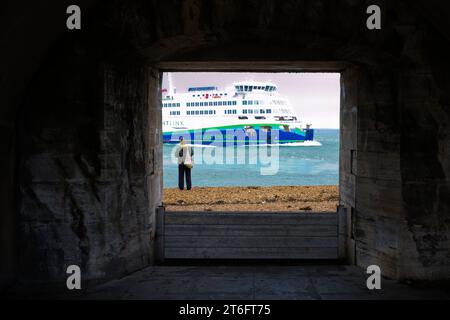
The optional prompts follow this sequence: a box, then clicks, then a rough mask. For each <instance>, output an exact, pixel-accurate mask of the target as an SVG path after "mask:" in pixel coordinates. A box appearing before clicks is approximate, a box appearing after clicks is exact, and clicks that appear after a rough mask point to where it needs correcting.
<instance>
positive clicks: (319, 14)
mask: <svg viewBox="0 0 450 320" xmlns="http://www.w3.org/2000/svg"><path fill="white" fill-rule="evenodd" d="M84 3H86V5H91V4H93V3H94V2H93V1H92V2H89V1H86V2H84ZM383 5H384V7H383V8H385V10H386V11H387V12H388V15H387V17H385V27H384V28H383V29H382V31H380V32H378V33H377V32H375V33H370V32H369V31H368V30H365V29H364V28H360V27H359V26H360V25H361V24H362V23H364V19H363V17H364V15H361V12H365V10H364V3H362V2H361V3H360V2H349V1H344V0H342V1H337V2H333V3H325V2H321V1H319V2H317V1H292V2H289V3H286V4H281V3H278V2H275V1H267V2H265V4H263V5H261V6H258V7H256V6H255V4H254V3H253V2H241V1H231V2H230V3H226V4H225V3H222V2H220V3H219V2H213V3H210V2H206V1H198V2H196V1H193V2H186V3H185V4H184V5H183V6H179V5H178V3H177V2H176V1H173V2H165V3H164V4H163V3H152V2H148V1H143V0H136V1H129V2H127V3H126V4H124V3H120V2H118V1H113V2H108V3H106V2H104V3H100V4H97V5H96V6H92V7H90V9H89V10H86V12H85V13H83V14H84V17H85V18H84V19H85V20H83V21H86V22H85V27H84V28H83V29H82V31H80V32H79V33H72V32H69V31H67V30H64V26H65V23H64V17H65V16H64V14H61V12H63V13H65V10H64V3H62V2H61V3H60V4H58V6H48V7H39V8H37V10H38V11H37V12H42V15H41V16H39V15H36V16H34V15H33V16H32V17H29V16H28V17H27V16H26V14H24V15H23V16H22V17H23V19H22V20H23V21H27V22H26V23H25V24H23V25H21V26H20V27H16V28H15V29H14V28H13V29H14V32H12V33H9V34H8V35H5V36H3V37H2V42H6V41H12V40H11V39H14V36H13V35H15V36H16V39H28V40H29V41H25V42H24V43H23V44H21V45H22V47H21V46H19V42H20V41H21V40H16V41H12V42H10V44H9V46H8V47H11V48H14V49H10V50H9V51H8V50H7V51H5V52H3V53H2V55H3V56H4V61H11V63H9V64H5V66H3V67H2V69H3V71H4V72H2V74H3V75H4V79H9V80H8V81H6V80H4V81H3V83H5V84H6V85H5V86H4V87H2V89H1V90H2V91H1V92H2V94H1V96H2V101H4V104H3V105H4V107H3V108H2V126H1V130H2V132H3V134H2V139H4V141H5V143H4V144H3V145H4V146H5V149H4V150H3V154H2V159H1V161H2V167H3V168H5V169H4V170H5V174H6V176H5V179H4V180H3V181H2V182H1V197H2V201H1V203H2V210H1V211H2V224H1V225H2V228H3V229H4V230H5V231H4V232H3V229H2V238H3V239H2V261H9V263H5V264H2V267H3V268H5V271H4V272H2V274H3V275H4V277H5V279H4V280H2V283H8V282H11V279H13V278H14V276H13V275H14V274H16V275H17V274H18V273H20V274H21V275H27V274H28V275H32V276H33V277H37V278H39V279H41V280H42V281H47V280H53V281H58V279H60V277H64V276H65V274H64V272H63V266H64V265H65V264H69V263H71V262H78V263H79V262H80V261H81V263H82V264H83V266H84V267H85V268H86V270H88V271H87V274H88V276H87V279H88V280H92V281H96V280H105V279H108V278H114V277H118V276H120V275H123V274H126V273H130V272H132V271H134V270H137V269H139V268H142V267H143V266H145V265H148V264H150V263H152V259H153V254H152V234H153V232H154V231H153V230H154V216H153V212H154V209H155V207H156V206H157V205H158V202H159V201H160V200H159V199H160V198H159V197H160V188H161V184H162V182H161V176H160V170H161V163H159V162H158V157H159V153H160V140H159V134H160V112H159V110H158V108H159V107H158V103H159V102H158V99H159V96H158V88H159V81H160V80H159V71H160V65H159V63H160V62H161V61H172V62H177V63H180V64H181V65H183V66H184V67H185V68H188V66H189V62H190V61H196V62H199V61H200V62H203V63H205V68H208V65H209V64H208V62H211V61H215V62H218V61H222V62H223V63H224V64H226V63H229V64H230V65H232V64H233V62H239V61H241V62H242V61H247V62H248V63H249V64H251V63H255V65H256V64H257V63H258V62H257V61H260V62H261V63H262V62H264V61H278V62H280V63H286V68H289V67H292V61H302V62H309V63H311V64H312V65H313V66H315V67H316V68H320V63H321V62H323V61H338V62H339V61H341V62H342V61H347V62H350V63H351V64H352V65H353V66H355V68H351V69H348V72H347V73H344V74H343V85H342V88H343V89H342V90H343V92H342V95H343V97H344V101H345V103H346V104H347V105H348V112H349V115H348V119H349V121H350V122H349V126H348V127H347V128H345V127H344V130H343V133H342V135H343V138H344V140H345V141H348V144H346V146H345V149H346V156H347V157H348V159H350V160H349V161H347V162H344V164H343V165H345V166H346V167H345V168H342V170H346V171H347V172H348V173H349V174H348V176H346V177H345V179H344V180H343V181H341V194H343V195H344V197H346V198H347V199H349V201H348V203H347V205H348V206H349V211H348V212H349V216H350V217H351V221H352V224H351V225H352V230H351V233H350V235H349V236H350V238H351V241H354V243H355V246H354V247H355V252H354V262H355V263H356V264H358V265H360V266H367V265H369V264H378V265H380V266H381V267H382V270H383V272H384V274H385V275H388V276H391V277H393V278H399V279H403V278H417V279H442V278H446V277H448V270H449V268H448V266H449V263H450V261H449V258H448V254H447V253H448V248H449V240H448V239H449V238H448V230H449V228H448V224H449V219H448V212H450V210H449V209H450V203H449V200H448V199H450V197H449V196H448V195H449V183H450V182H449V180H448V177H449V174H450V172H449V170H450V169H449V166H448V163H449V162H448V160H449V159H448V157H449V156H448V155H449V154H450V152H448V151H449V150H448V148H449V147H448V146H449V143H448V141H449V137H450V133H449V129H448V127H449V126H448V119H449V117H448V112H447V111H446V110H447V109H448V108H447V109H446V106H447V101H448V92H450V91H449V90H448V89H449V86H450V85H449V84H450V81H449V80H448V77H447V76H446V74H445V72H444V71H443V70H448V69H449V68H448V64H449V63H448V61H447V60H446V59H445V57H446V56H448V55H447V52H446V49H445V48H444V49H443V46H441V44H442V43H448V38H446V36H445V35H446V34H447V35H448V33H445V26H443V25H445V23H443V22H442V20H443V19H433V20H435V21H436V23H430V22H429V20H428V19H427V18H426V16H423V15H422V14H423V13H420V12H419V11H418V10H417V9H416V8H417V7H410V6H408V5H406V4H405V2H403V1H399V2H398V3H396V4H383ZM429 5H430V6H431V9H434V11H433V12H436V11H438V10H437V9H438V7H437V5H436V4H429ZM81 6H83V3H82V4H81ZM50 9H51V10H50ZM61 9H62V11H61ZM9 10H10V11H9V12H10V13H12V12H19V10H18V9H17V7H14V6H11V7H10V8H9ZM14 10H16V11H14ZM45 10H47V11H45ZM5 12H6V11H5ZM206 12H208V14H206ZM250 12H252V15H251V16H250V15H249V13H250ZM286 12H289V13H290V15H286ZM294 12H296V13H298V16H296V15H294V14H293V13H294ZM425 12H426V11H425ZM10 16H13V15H12V14H10ZM437 16H438V17H439V14H437ZM38 17H41V18H42V17H49V19H47V20H46V21H45V22H42V20H39V21H41V22H42V23H38V22H36V19H38ZM55 17H56V18H55ZM23 21H22V22H23ZM180 21H181V22H182V23H180ZM2 23H6V24H8V23H9V24H10V26H13V25H14V24H13V22H12V21H11V19H6V18H5V19H4V20H2ZM34 24H36V29H33V28H31V26H32V25H34ZM330 25H332V26H333V28H329V26H330ZM61 26H62V27H61ZM10 29H11V27H10V28H5V29H4V30H10ZM436 30H438V31H439V32H436ZM40 35H45V36H42V37H37V36H40ZM36 39H40V40H39V41H37V40H36ZM24 46H25V47H24ZM49 48H50V49H49ZM14 50H16V51H14ZM18 53H20V55H19V56H20V57H21V58H20V59H16V55H18ZM210 65H211V66H212V67H211V68H214V64H210ZM350 79H352V80H353V81H349V80H350ZM19 110H20V111H19ZM356 110H357V113H356ZM431 141H432V143H431ZM418 142H419V143H418ZM351 159H357V162H356V161H352V160H351ZM356 163H357V166H356ZM430 168H431V169H430ZM349 219H350V218H349ZM3 222H4V223H3ZM14 230H17V234H14V233H13V231H14ZM19 252H20V253H19ZM3 257H4V259H3ZM18 270H21V271H20V272H18ZM36 270H38V271H37V272H36ZM2 271H3V270H2Z"/></svg>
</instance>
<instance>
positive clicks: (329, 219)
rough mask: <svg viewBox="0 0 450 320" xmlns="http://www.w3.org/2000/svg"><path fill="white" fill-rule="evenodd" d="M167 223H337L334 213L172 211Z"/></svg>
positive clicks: (167, 217)
mask: <svg viewBox="0 0 450 320" xmlns="http://www.w3.org/2000/svg"><path fill="white" fill-rule="evenodd" d="M165 223H166V224H218V225H226V224H241V225H244V224H245V225H247V224H251V225H266V224H268V225H276V224H281V225H285V224H286V225H288V224H304V225H337V214H336V212H334V213H261V212H260V213H251V212H242V213H224V212H209V213H205V212H170V213H167V214H166V221H165Z"/></svg>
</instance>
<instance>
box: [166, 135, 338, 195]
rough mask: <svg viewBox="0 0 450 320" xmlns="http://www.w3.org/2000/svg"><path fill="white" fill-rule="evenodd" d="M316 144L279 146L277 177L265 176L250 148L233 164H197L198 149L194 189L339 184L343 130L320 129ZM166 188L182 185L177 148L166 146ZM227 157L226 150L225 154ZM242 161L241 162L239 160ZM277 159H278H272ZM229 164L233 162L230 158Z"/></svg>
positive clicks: (194, 172)
mask: <svg viewBox="0 0 450 320" xmlns="http://www.w3.org/2000/svg"><path fill="white" fill-rule="evenodd" d="M314 135H315V136H314V142H312V143H306V144H292V145H286V146H283V145H281V146H277V151H278V152H277V161H278V168H277V171H276V173H275V174H270V175H263V174H261V166H263V165H264V164H262V163H260V161H256V163H253V162H255V161H250V160H249V154H251V152H250V150H248V149H249V148H255V147H248V146H247V147H242V146H241V147H237V148H246V149H247V150H241V151H245V152H241V153H239V152H234V153H235V156H236V157H239V154H241V156H242V154H244V156H246V158H245V159H234V160H235V161H231V162H233V164H225V163H224V164H208V163H205V161H202V162H201V163H198V162H195V160H196V157H198V155H199V154H200V153H201V152H204V151H205V148H204V147H200V146H197V147H195V146H194V162H195V166H194V168H193V169H192V185H193V187H196V186H197V187H219V186H300V185H301V186H303V185H337V184H338V179H339V130H334V129H316V130H315V132H314ZM163 149H164V151H163V152H164V158H163V161H164V188H175V187H177V185H178V165H177V164H176V163H174V162H175V161H174V156H173V152H174V145H170V144H164V146H163ZM223 154H224V155H225V154H226V151H223ZM238 160H241V161H238ZM272 160H274V159H272ZM224 162H225V161H224ZM226 162H230V161H229V159H228V160H227V161H226Z"/></svg>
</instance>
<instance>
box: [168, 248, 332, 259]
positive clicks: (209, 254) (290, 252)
mask: <svg viewBox="0 0 450 320" xmlns="http://www.w3.org/2000/svg"><path fill="white" fill-rule="evenodd" d="M165 253H166V259H337V248H167V249H166V252H165Z"/></svg>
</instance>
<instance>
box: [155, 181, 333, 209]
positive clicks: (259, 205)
mask: <svg viewBox="0 0 450 320" xmlns="http://www.w3.org/2000/svg"><path fill="white" fill-rule="evenodd" d="M338 202H339V192H338V186H270V187H197V188H193V189H192V190H189V191H187V190H179V189H177V188H167V189H164V196H163V205H164V206H165V208H166V211H235V212H236V211H257V212H259V211H276V212H305V211H306V212H307V211H311V212H336V206H337V205H338Z"/></svg>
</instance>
